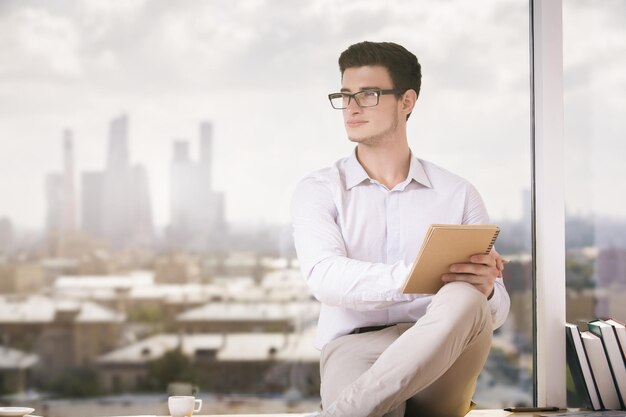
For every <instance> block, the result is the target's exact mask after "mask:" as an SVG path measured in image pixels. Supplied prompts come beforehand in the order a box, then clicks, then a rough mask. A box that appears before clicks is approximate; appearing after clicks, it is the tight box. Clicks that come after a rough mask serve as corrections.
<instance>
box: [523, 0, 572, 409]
mask: <svg viewBox="0 0 626 417" xmlns="http://www.w3.org/2000/svg"><path fill="white" fill-rule="evenodd" d="M529 3H530V4H529V6H530V13H529V17H530V74H531V76H530V77H531V79H530V83H531V164H532V167H531V172H532V174H531V175H532V181H531V184H532V189H531V205H532V252H533V253H532V254H533V256H532V262H533V265H532V266H533V268H532V269H533V309H532V310H533V326H534V335H535V337H534V338H533V340H534V343H533V350H534V352H533V358H534V359H533V362H534V363H533V365H534V384H533V386H534V393H533V394H534V395H533V397H534V403H535V405H539V406H557V407H566V406H567V397H566V369H565V365H566V359H565V337H564V329H565V197H564V189H565V163H564V160H565V157H564V143H565V141H564V116H563V17H562V16H563V3H562V0H529Z"/></svg>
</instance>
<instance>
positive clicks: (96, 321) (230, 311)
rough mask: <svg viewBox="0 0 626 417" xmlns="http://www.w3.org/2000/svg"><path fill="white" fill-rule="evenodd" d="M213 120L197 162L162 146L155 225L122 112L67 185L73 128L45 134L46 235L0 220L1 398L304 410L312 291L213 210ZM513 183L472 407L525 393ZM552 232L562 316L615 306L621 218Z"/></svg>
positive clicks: (286, 259)
mask: <svg viewBox="0 0 626 417" xmlns="http://www.w3.org/2000/svg"><path fill="white" fill-rule="evenodd" d="M212 132H213V131H212V126H211V124H210V123H208V122H201V123H199V139H198V140H199V148H200V156H199V159H198V160H197V161H195V160H192V159H191V157H190V152H189V143H188V142H185V141H176V142H174V143H173V149H172V158H171V165H170V184H169V187H170V220H169V224H168V226H167V227H166V228H165V229H164V230H158V228H156V227H155V225H154V223H153V219H152V208H151V199H150V179H149V176H148V174H147V171H146V169H144V167H142V166H141V165H131V164H130V162H129V161H130V159H131V158H130V155H129V140H130V138H129V136H128V117H127V116H126V115H121V116H119V117H116V118H114V119H113V120H112V121H111V123H110V130H109V144H108V154H107V155H106V163H105V165H104V166H105V169H104V170H102V171H90V172H82V173H80V176H78V178H80V181H79V182H77V181H76V178H77V175H76V173H75V172H74V158H75V155H74V139H73V134H72V131H71V130H66V131H64V132H63V133H62V141H60V144H61V146H62V150H63V152H62V155H63V158H62V161H59V167H60V170H59V172H54V173H50V174H49V175H47V177H46V178H45V193H46V199H47V213H46V215H45V230H42V231H24V230H20V229H18V228H17V227H16V226H14V225H13V224H12V221H11V219H8V218H2V219H0V336H1V339H0V394H1V395H2V396H1V397H0V402H2V403H4V404H17V403H19V404H21V405H24V404H25V403H26V404H33V405H35V406H36V407H37V409H38V410H42V411H43V412H44V413H45V414H46V415H47V416H55V415H58V416H61V415H63V416H65V417H71V416H73V415H84V414H81V413H84V407H85V404H89V407H90V410H91V415H105V414H115V413H120V411H119V407H121V406H125V407H127V408H126V409H128V407H132V405H133V404H139V405H138V407H141V404H144V403H145V404H155V403H158V402H155V400H154V398H159V399H160V400H161V403H160V404H161V405H160V406H161V407H162V406H163V399H164V398H166V395H167V394H168V393H187V392H197V393H198V394H199V395H200V396H201V397H202V396H205V398H208V399H210V401H207V403H209V404H207V403H205V404H206V405H205V408H203V412H206V413H211V412H231V413H234V412H253V411H257V412H258V411H260V410H267V411H273V412H282V411H285V412H286V411H310V410H313V409H315V408H317V404H318V403H319V394H318V393H319V368H318V367H319V352H318V351H317V350H316V349H315V348H314V347H313V336H314V333H315V327H316V322H317V316H318V312H319V303H318V302H317V301H316V300H315V299H314V298H313V297H312V296H311V295H310V293H309V291H308V289H307V287H306V283H305V282H304V280H303V278H302V276H301V274H300V271H299V269H298V262H297V259H296V256H295V250H294V248H293V241H292V236H291V227H290V225H289V224H277V225H264V226H258V227H256V228H253V227H248V228H244V227H239V226H237V225H231V224H228V223H227V222H226V220H225V215H224V205H225V200H226V198H227V195H225V193H223V192H219V191H216V190H214V189H213V184H212V181H211V178H212V161H213V159H214V158H216V157H219V156H218V155H213V151H212V150H213V141H214V138H213V134H212ZM79 187H80V188H79ZM79 191H80V192H79ZM529 195H530V194H529V192H528V191H524V198H523V201H524V211H523V212H524V213H525V214H524V216H523V217H522V218H521V219H519V220H517V221H510V220H509V221H498V220H497V219H494V221H493V222H494V223H496V224H498V225H499V226H500V227H501V229H502V232H501V234H500V237H499V238H498V242H497V247H498V250H499V252H500V253H502V254H503V255H504V256H505V257H506V258H508V259H509V260H510V261H511V262H510V263H509V264H507V266H506V270H505V283H506V286H507V289H508V291H509V293H510V295H511V314H510V316H509V319H508V321H507V322H506V323H505V325H504V326H503V327H502V328H501V329H499V330H498V331H497V332H496V334H495V337H494V341H493V348H492V352H491V355H490V357H489V360H488V363H487V365H486V367H485V369H484V371H483V373H482V375H481V377H480V379H479V384H478V388H477V393H476V398H475V401H476V402H477V403H478V404H479V406H480V407H481V408H499V407H502V406H504V405H508V406H510V405H529V404H531V403H532V391H533V388H532V380H533V375H532V373H533V370H532V362H533V361H532V337H533V336H532V335H533V331H532V297H531V291H532V278H531V276H532V265H531V261H532V259H531V256H530V253H531V250H530V244H531V243H530V242H531V237H530V224H531V222H530V196H529ZM78 196H80V197H78ZM250 209H251V210H252V209H254V208H253V207H251V208H250ZM566 230H567V236H566V241H567V242H566V244H567V274H568V281H567V284H568V289H567V298H568V299H567V320H568V321H570V322H578V320H584V319H592V318H595V317H604V316H608V315H609V314H610V315H613V316H616V317H622V318H623V317H626V305H625V304H624V303H623V300H624V297H625V296H626V284H625V283H624V282H623V280H619V277H620V276H623V275H624V274H625V273H626V222H624V221H619V220H614V219H604V218H576V217H568V221H567V226H566ZM68 399H72V401H67V400H68ZM79 399H80V400H79ZM94 407H96V409H94ZM116 407H117V408H116ZM211 407H212V408H211ZM141 410H142V411H141V412H144V413H145V412H146V409H145V408H141ZM153 412H154V413H157V414H158V413H159V410H158V409H157V410H155V411H153ZM98 413H99V414H98ZM126 413H128V411H126Z"/></svg>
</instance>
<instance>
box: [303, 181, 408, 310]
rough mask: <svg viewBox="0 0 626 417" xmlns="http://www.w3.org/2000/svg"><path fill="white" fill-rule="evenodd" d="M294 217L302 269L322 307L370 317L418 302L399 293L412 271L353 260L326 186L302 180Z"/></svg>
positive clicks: (391, 265) (328, 188)
mask: <svg viewBox="0 0 626 417" xmlns="http://www.w3.org/2000/svg"><path fill="white" fill-rule="evenodd" d="M291 215H292V224H293V230H294V241H295V246H296V252H297V254H298V260H299V261H300V267H301V269H302V273H303V275H304V277H305V279H306V281H307V284H308V286H309V288H310V289H311V291H312V292H313V295H314V296H315V298H317V299H318V300H319V301H320V302H322V303H324V304H326V305H329V306H334V307H344V308H349V309H353V310H361V311H367V310H380V309H384V308H387V307H389V306H391V305H393V304H397V303H399V302H409V301H411V300H413V299H414V298H416V296H414V295H406V294H402V293H401V292H400V289H401V288H402V286H403V284H404V281H405V279H406V277H407V275H408V273H409V271H410V270H411V265H407V264H405V263H404V262H402V261H399V262H396V263H394V264H383V263H373V262H365V261H359V260H356V259H350V258H348V256H347V253H346V248H345V243H344V240H343V237H342V235H341V230H340V228H339V225H338V224H337V206H336V204H335V202H334V200H333V194H332V190H331V189H330V185H329V184H328V183H326V182H325V181H323V180H321V179H316V178H312V177H307V178H305V179H304V180H302V181H301V182H300V183H299V184H298V185H297V187H296V190H295V192H294V195H293V198H292V203H291Z"/></svg>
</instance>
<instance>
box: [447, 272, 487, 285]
mask: <svg viewBox="0 0 626 417" xmlns="http://www.w3.org/2000/svg"><path fill="white" fill-rule="evenodd" d="M441 279H443V280H444V281H445V282H454V281H463V282H468V283H470V284H474V285H477V284H487V283H486V282H485V279H484V278H483V277H481V276H480V275H474V274H444V275H442V276H441Z"/></svg>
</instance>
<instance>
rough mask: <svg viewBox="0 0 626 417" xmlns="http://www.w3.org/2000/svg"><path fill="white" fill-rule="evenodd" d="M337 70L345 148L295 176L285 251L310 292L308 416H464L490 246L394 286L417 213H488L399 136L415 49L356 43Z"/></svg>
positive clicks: (415, 241)
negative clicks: (292, 251)
mask: <svg viewBox="0 0 626 417" xmlns="http://www.w3.org/2000/svg"><path fill="white" fill-rule="evenodd" d="M339 69H340V71H341V82H342V88H341V92H339V93H334V94H330V95H329V99H330V101H331V104H332V106H333V107H334V108H335V109H339V110H341V111H342V113H343V118H344V123H345V129H346V132H347V135H348V138H349V139H350V140H351V141H352V142H355V143H356V149H355V150H354V153H353V154H352V155H350V156H349V157H347V158H344V159H341V160H339V161H337V162H336V163H335V164H334V165H333V166H332V167H330V168H326V169H322V170H319V171H316V172H314V173H312V174H310V175H308V176H307V177H305V178H304V179H303V180H302V181H301V182H300V183H299V184H298V186H297V188H296V191H295V194H294V196H293V201H292V217H293V226H294V236H295V243H296V249H297V253H298V258H299V260H300V263H301V267H302V271H303V274H304V276H305V278H306V280H307V283H308V285H309V287H310V288H311V290H312V292H313V294H314V296H315V297H316V298H317V299H318V300H319V301H320V302H321V303H322V308H321V313H320V317H319V323H318V334H317V340H316V345H317V347H318V348H320V349H321V350H322V352H321V360H320V372H321V381H322V382H321V388H320V394H321V397H322V412H321V414H320V415H322V416H351V417H359V416H382V415H385V416H393V417H402V416H404V415H407V416H408V415H411V416H413V415H415V416H417V415H419V416H428V417H438V416H442V417H443V416H445V417H455V416H462V415H465V414H466V413H467V412H468V410H469V409H470V404H471V398H472V395H473V392H474V389H475V386H476V379H477V378H478V375H479V373H480V371H481V369H482V367H483V365H484V363H485V360H486V358H487V354H488V352H489V348H490V344H491V337H492V333H493V330H494V329H495V328H497V327H499V326H500V325H501V324H502V323H503V322H504V320H505V319H506V316H507V314H508V310H509V304H510V302H509V297H508V294H507V292H506V289H505V288H504V285H503V283H502V278H501V274H500V273H501V270H502V265H503V262H502V258H501V257H500V256H499V255H498V254H497V252H495V251H492V252H491V253H490V254H489V255H484V254H483V255H475V256H473V257H472V258H471V262H470V263H467V264H457V265H453V266H451V267H450V273H448V274H445V275H443V276H442V280H443V281H444V282H445V285H444V286H443V287H442V289H441V290H439V292H438V293H437V294H436V295H434V296H432V295H423V294H422V295H405V294H402V293H401V292H400V288H401V287H402V284H403V283H404V280H405V279H406V277H407V275H408V273H409V271H410V268H411V263H412V262H413V261H414V259H415V257H416V255H417V253H418V250H419V247H420V245H421V242H422V238H423V237H424V235H425V232H426V230H427V229H428V226H429V225H430V224H433V223H454V224H484V223H488V217H487V212H486V209H485V206H484V204H483V202H482V199H481V197H480V195H479V194H478V192H477V191H476V190H475V188H474V187H473V186H472V185H471V184H470V183H468V182H467V181H465V180H464V179H462V178H460V177H458V176H456V175H454V174H452V173H450V172H448V171H446V170H444V169H442V168H440V167H438V166H436V165H434V164H432V163H430V162H426V161H424V160H420V159H418V158H416V157H415V156H414V155H413V154H412V152H411V150H410V148H409V146H408V141H407V132H406V123H407V120H408V119H409V116H410V114H411V112H412V111H413V110H414V107H415V103H416V100H417V97H418V95H419V91H420V83H421V68H420V64H419V63H418V61H417V58H416V57H415V55H413V54H412V53H411V52H409V51H407V50H406V49H405V48H403V47H402V46H400V45H397V44H394V43H388V42H383V43H373V42H362V43H357V44H355V45H352V46H350V47H349V48H348V49H347V50H346V51H344V52H343V53H342V54H341V56H340V57H339Z"/></svg>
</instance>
